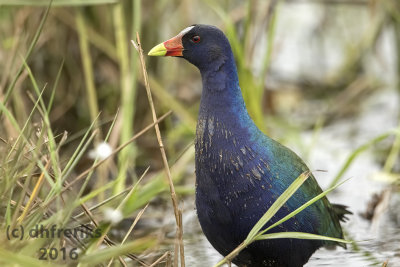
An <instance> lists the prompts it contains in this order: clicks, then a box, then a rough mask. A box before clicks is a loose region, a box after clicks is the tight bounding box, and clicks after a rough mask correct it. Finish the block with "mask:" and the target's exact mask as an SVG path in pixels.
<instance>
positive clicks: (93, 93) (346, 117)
mask: <svg viewBox="0 0 400 267" xmlns="http://www.w3.org/2000/svg"><path fill="white" fill-rule="evenodd" d="M48 4H49V1H45V0H30V1H29V0H8V1H7V0H0V98H1V101H2V105H1V111H0V112H1V118H0V119H1V123H0V139H1V142H0V149H1V153H2V154H3V155H4V156H2V158H1V160H2V168H1V172H2V173H1V176H0V183H1V187H2V189H0V193H1V194H2V197H3V200H4V203H8V204H3V206H2V212H1V216H2V218H3V219H4V220H3V223H2V227H4V229H5V228H6V227H7V226H8V225H16V224H17V222H19V223H21V222H23V223H25V224H24V225H26V227H29V226H32V225H35V224H38V223H42V222H45V224H47V225H50V224H52V223H54V224H57V225H58V226H59V227H61V226H62V225H64V226H66V225H71V224H73V223H74V222H75V223H76V221H74V220H73V218H75V217H74V216H77V215H79V213H80V212H82V209H81V208H82V205H83V204H85V203H86V205H89V206H91V207H94V206H96V205H100V206H109V207H111V208H112V209H117V210H118V209H120V210H121V211H122V214H123V217H124V218H125V219H129V218H135V216H137V214H138V210H139V209H140V208H142V207H143V206H144V205H146V204H147V203H149V202H151V203H152V205H151V206H150V207H151V208H152V209H155V210H156V211H160V207H162V208H161V211H162V212H161V214H163V215H161V216H170V217H171V218H173V212H172V211H171V209H170V207H169V206H170V202H169V199H168V198H169V197H168V195H169V190H168V184H167V182H166V179H165V177H164V173H163V164H162V161H161V157H160V152H159V145H158V143H157V139H156V136H155V134H154V130H149V131H147V132H146V133H145V134H144V135H143V136H141V137H140V138H138V139H137V140H135V141H134V142H133V143H131V144H130V145H128V146H127V147H126V148H124V149H122V150H121V151H118V153H115V154H114V155H112V156H111V159H108V160H107V161H105V162H104V164H101V166H100V167H99V168H96V169H95V170H94V169H90V168H91V166H93V164H96V163H95V161H94V158H93V157H95V156H96V153H93V151H95V150H96V147H97V148H98V147H99V144H102V143H103V142H106V143H107V144H108V145H109V146H110V148H111V149H113V150H114V149H116V148H117V147H119V146H120V145H122V144H125V143H126V142H128V141H129V140H130V139H131V138H132V137H133V136H134V135H135V134H136V133H138V132H139V131H140V130H142V129H143V128H145V127H146V126H148V125H149V124H151V123H152V116H151V111H150V108H149V104H148V101H147V95H146V91H145V88H144V82H143V75H142V71H141V67H140V64H139V60H138V53H137V51H136V50H135V49H134V47H133V46H132V44H131V42H130V40H135V39H136V32H138V33H139V35H140V38H141V44H142V47H143V49H144V51H145V53H146V54H147V51H148V50H150V49H151V48H152V47H153V46H154V45H156V44H158V43H160V42H162V41H165V40H167V39H169V38H170V37H172V36H174V35H176V34H177V33H178V32H179V31H181V30H182V29H183V28H185V27H187V26H189V25H192V24H195V23H203V24H213V25H216V26H217V27H219V28H221V29H222V30H223V31H224V32H225V33H226V35H227V36H228V38H229V40H230V42H231V46H232V49H233V52H234V55H235V58H236V62H237V67H238V73H239V80H240V85H241V88H242V91H243V95H244V97H245V101H246V105H247V107H248V110H249V112H250V115H251V117H252V118H253V119H254V120H255V122H256V124H257V125H258V126H259V127H260V128H261V129H262V130H263V131H264V132H265V133H267V134H269V135H270V136H271V137H273V138H275V139H277V140H279V141H281V142H282V143H284V144H286V145H288V146H289V147H291V148H294V149H295V151H296V152H297V153H299V154H300V155H301V156H302V157H303V158H304V159H305V160H306V161H311V162H312V163H311V164H312V165H311V166H310V167H312V169H317V168H320V167H321V166H320V165H316V164H314V161H313V160H312V154H313V153H314V154H315V153H317V152H315V150H316V149H318V148H316V143H317V140H318V138H319V134H320V133H321V132H323V131H328V132H333V133H334V130H333V131H331V129H332V127H333V126H334V125H336V123H338V122H343V121H345V122H348V123H349V124H354V122H355V121H357V120H358V119H359V118H360V114H361V113H363V112H365V110H368V109H369V106H368V105H367V106H366V105H365V103H369V101H370V99H374V98H376V96H377V95H381V94H382V92H384V93H383V94H384V95H386V96H387V95H389V96H390V97H389V98H391V99H395V103H394V104H393V106H394V108H393V109H392V111H393V112H394V113H396V114H392V115H391V116H389V117H388V118H387V120H388V121H390V123H389V124H380V123H376V124H375V121H374V118H370V120H368V122H367V123H366V124H364V126H365V127H364V126H361V127H359V128H358V129H355V130H354V129H353V131H355V132H358V131H364V132H367V133H368V132H371V135H368V134H367V135H364V136H363V137H362V138H361V140H360V139H359V138H358V139H357V140H358V141H359V142H355V143H354V146H352V147H349V150H350V151H349V153H348V154H346V155H345V156H344V157H343V156H342V157H341V159H340V166H337V167H335V168H333V169H334V172H333V173H330V176H329V178H327V179H326V180H327V181H325V182H323V184H324V185H326V186H327V185H328V184H333V183H337V182H338V181H339V180H340V179H341V178H342V177H343V175H344V174H345V171H346V170H347V169H348V168H349V167H350V166H351V165H352V164H353V161H354V160H355V158H357V157H358V155H359V154H360V152H363V151H364V150H366V149H368V148H370V147H371V146H373V145H375V150H374V157H375V158H376V162H378V163H377V164H378V166H379V167H378V169H379V171H378V172H379V173H380V175H379V177H381V178H379V179H384V180H385V181H389V182H386V183H385V186H388V188H392V186H393V185H396V183H398V180H399V179H398V172H399V171H400V169H399V167H398V164H397V165H396V163H397V161H398V152H399V149H400V138H399V135H398V132H396V131H395V130H394V129H395V128H396V127H397V124H398V114H397V113H398V93H399V83H398V77H399V71H400V4H399V2H398V1H396V0H382V1H375V0H371V1H367V0H365V1H364V0H328V1H322V0H321V1H317V0H304V1H293V0H286V1H285V0H282V1H279V0H270V1H261V0H258V1H257V0H249V1H211V0H203V1H193V0H184V1H167V0H160V1H156V0H148V1H140V0H132V1H128V0H70V1H67V0H54V1H53V2H52V4H51V7H49V6H48ZM146 61H147V67H148V73H149V80H150V86H151V89H152V94H153V97H154V101H155V108H156V111H157V114H158V116H161V115H162V114H164V113H166V112H168V111H169V110H172V115H170V116H168V117H167V118H166V119H165V120H163V121H162V122H161V123H160V127H161V131H162V136H163V140H164V145H165V147H166V152H167V156H168V161H169V165H170V167H171V172H172V176H173V179H174V182H175V186H176V190H177V193H178V196H179V198H180V199H184V198H185V196H186V195H189V199H192V194H193V192H194V181H193V177H194V167H193V164H194V163H193V160H194V149H193V146H192V145H193V139H194V133H195V127H196V120H197V110H198V105H199V100H200V96H201V79H200V75H199V73H198V71H197V69H196V68H195V67H193V66H192V65H190V64H189V63H187V62H185V61H184V60H182V59H174V58H167V59H160V58H148V57H146ZM371 105H372V106H373V104H371ZM377 112H379V109H377ZM393 118H394V122H393ZM378 119H379V120H386V119H385V117H379V118H378ZM347 129H349V128H347ZM304 132H308V133H310V136H311V137H310V136H309V137H310V138H304V135H303V134H304ZM348 134H349V136H354V135H355V136H357V135H356V134H355V133H354V132H349V133H348ZM389 136H390V138H387V137H389ZM383 140H384V141H385V142H382V141H383ZM325 141H327V142H329V139H325ZM377 143H378V144H379V145H376V144H377ZM106 147H107V146H106ZM91 150H92V153H90V151H91ZM93 155H94V156H93ZM100 156H101V155H100ZM46 163H48V166H47V165H46ZM149 166H150V169H149V172H148V173H147V174H146V175H145V176H144V179H143V181H141V182H140V183H139V184H137V186H136V187H135V188H134V190H132V192H131V193H129V194H128V193H127V192H128V191H129V190H128V191H126V189H131V188H132V187H131V186H132V185H135V184H136V183H137V181H138V179H139V178H140V177H141V176H142V174H143V172H145V170H146V169H147V168H148V167H149ZM322 167H326V166H322ZM327 168H329V166H328V167H327ZM85 170H90V171H93V172H90V175H89V176H86V174H88V173H85ZM335 172H336V173H335ZM40 174H43V175H44V177H45V178H42V179H45V181H44V182H42V181H41V182H40V183H38V181H40ZM383 174H384V175H383ZM80 175H83V176H82V177H80ZM77 177H80V178H84V179H81V181H84V182H82V183H77V184H78V185H79V186H78V187H77V188H75V189H74V188H73V190H70V191H72V192H70V193H68V194H64V195H68V197H67V199H68V201H70V202H71V203H73V204H71V205H70V206H69V207H68V208H67V209H66V208H65V205H66V203H65V199H64V198H63V196H62V195H61V192H62V191H63V189H62V188H63V187H65V186H67V187H68V183H69V182H71V181H74V179H75V178H77ZM382 177H384V178H382ZM42 183H43V184H42ZM35 185H36V186H39V187H38V191H37V195H35V194H32V192H31V191H32V190H33V188H34V186H35ZM326 186H325V187H326ZM124 190H125V191H124ZM29 192H31V193H29ZM49 192H50V193H49ZM90 192H91V193H90ZM120 192H124V193H122V194H119V193H120ZM32 195H34V197H31V196H32ZM123 196H126V198H123V200H122V197H123ZM30 200H31V201H33V202H31V203H30V202H29V201H30ZM118 200H119V201H120V202H113V201H118ZM118 203H119V204H118ZM344 204H346V203H344ZM165 205H167V206H168V207H169V208H168V207H167V208H166V207H165ZM25 206H27V207H28V208H27V209H26V210H27V211H26V214H24V211H23V210H24V209H25V208H23V207H25ZM189 206H190V205H189ZM116 207H118V208H116ZM363 208H364V207H360V209H363ZM62 209H65V210H67V211H64V212H60V210H62ZM21 214H23V216H22V215H21ZM43 214H46V215H45V216H43ZM20 216H22V219H18V218H21V217H20ZM95 216H96V215H95ZM98 216H99V218H98V220H99V225H95V224H94V227H103V228H102V229H106V230H105V232H109V231H110V229H112V226H113V225H112V223H110V222H108V223H104V225H103V224H102V223H103V222H102V221H103V219H104V218H103V217H102V216H101V215H98ZM81 217H82V216H81ZM156 217H157V216H156ZM151 218H152V217H151V216H150V219H151ZM82 220H83V221H85V220H86V221H91V222H92V223H94V222H93V220H92V219H91V218H90V216H86V219H82ZM128 228H129V227H128ZM116 229H120V231H122V232H123V233H126V231H127V228H126V227H122V226H119V227H116ZM121 229H122V230H121ZM163 233H164V232H163ZM164 234H165V233H164ZM154 235H155V234H154V233H148V232H146V231H143V233H142V232H140V231H139V234H138V236H140V237H141V238H144V241H143V244H145V245H144V247H140V245H143V244H142V243H140V244H137V243H132V244H131V243H129V244H128V245H130V246H132V247H135V248H138V249H137V250H138V252H142V251H143V250H145V249H147V251H145V253H144V255H147V256H148V255H149V253H148V251H149V248H150V251H153V252H154V253H155V255H162V253H163V252H165V251H167V250H168V248H170V244H171V243H172V240H173V239H174V238H173V237H172V238H171V237H165V238H166V239H167V241H165V240H164V238H160V237H159V236H157V237H154ZM146 238H147V239H146ZM61 239H62V238H61ZM139 240H140V239H139ZM136 241H137V240H133V241H132V242H136ZM26 242H27V243H23V244H24V245H26V244H30V243H29V242H36V243H35V246H33V247H31V248H30V249H28V248H27V247H24V246H23V245H22V243H21V242H19V243H18V242H16V241H15V242H11V245H10V246H9V247H8V248H5V247H2V248H1V249H0V255H3V256H4V257H6V259H7V260H3V263H6V262H7V263H10V262H14V263H15V262H16V261H15V259H14V258H13V255H14V254H13V253H17V255H21V251H24V256H26V257H32V258H37V250H35V249H33V248H37V247H40V246H43V244H44V243H45V244H47V245H48V243H46V242H50V243H51V244H53V245H55V244H56V243H57V242H55V241H48V240H47V241H44V240H31V241H29V240H27V241H26ZM43 242H44V243H43ZM84 243H85V242H84ZM95 243H96V242H95V241H91V242H89V243H88V244H89V245H88V246H87V247H86V248H87V250H85V251H86V252H85V253H86V255H89V256H90V257H89V256H88V258H90V259H93V258H95V257H96V256H93V255H91V254H90V253H93V252H91V249H90V248H93V247H96V244H95ZM155 244H157V245H155ZM160 244H162V246H161V248H160V246H159V245H160ZM58 245H59V244H58ZM75 245H76V244H75ZM75 245H70V246H75ZM164 245H166V246H164ZM21 246H23V247H24V249H22V250H21ZM132 247H130V248H132ZM119 248H120V250H118V251H116V252H113V253H114V254H112V253H111V254H107V255H108V257H106V256H104V258H101V257H98V259H100V260H98V261H95V262H90V260H89V263H88V262H85V260H83V263H82V264H89V265H92V264H94V263H99V262H103V261H102V260H104V262H107V261H106V259H109V258H111V257H114V256H115V257H116V256H118V255H121V254H124V253H126V252H125V250H124V248H123V247H122V248H121V247H119ZM125 249H126V248H125ZM7 253H11V254H7ZM85 253H83V255H84V254H85ZM152 257H153V258H152ZM152 257H147V258H146V257H144V258H145V259H146V262H147V263H149V264H150V262H151V260H153V259H154V255H153V256H152ZM167 258H168V257H167V256H166V258H165V259H167ZM82 259H85V258H84V257H83V258H82ZM165 259H163V262H164V261H165ZM30 260H31V259H30ZM167 261H168V260H167ZM0 262H1V260H0ZM19 263H20V264H23V262H19ZM61 263H62V262H60V264H61ZM38 264H39V263H38ZM137 264H139V263H137Z"/></svg>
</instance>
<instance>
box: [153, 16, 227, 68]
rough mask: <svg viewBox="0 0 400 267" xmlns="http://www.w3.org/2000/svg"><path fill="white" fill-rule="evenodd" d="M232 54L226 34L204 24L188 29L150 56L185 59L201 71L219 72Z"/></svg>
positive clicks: (164, 43)
mask: <svg viewBox="0 0 400 267" xmlns="http://www.w3.org/2000/svg"><path fill="white" fill-rule="evenodd" d="M231 54H232V52H231V47H230V45H229V41H228V39H227V38H226V36H225V35H224V33H223V32H222V31H221V30H219V29H218V28H217V27H214V26H210V25H202V24H196V25H192V26H190V27H187V28H186V29H184V30H182V31H181V32H180V33H179V34H178V35H177V36H175V37H173V38H171V39H169V40H167V41H165V42H163V43H161V44H159V45H157V46H155V47H153V48H152V49H151V50H150V52H149V53H148V55H149V56H175V57H183V58H185V59H186V60H188V61H189V62H190V63H192V64H193V65H195V66H196V67H198V68H199V69H200V70H202V69H210V68H213V69H214V70H218V68H220V67H221V65H222V64H224V63H225V61H226V60H227V59H228V57H229V55H231Z"/></svg>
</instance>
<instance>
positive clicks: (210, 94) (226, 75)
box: [199, 53, 254, 128]
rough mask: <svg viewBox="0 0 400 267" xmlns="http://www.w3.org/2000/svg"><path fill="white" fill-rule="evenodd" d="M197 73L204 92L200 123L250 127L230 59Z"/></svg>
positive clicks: (227, 57) (230, 57)
mask: <svg viewBox="0 0 400 267" xmlns="http://www.w3.org/2000/svg"><path fill="white" fill-rule="evenodd" d="M200 72H201V76H202V82H203V92H202V96H201V102H200V110H199V119H204V118H208V117H215V118H218V119H219V120H221V121H223V122H224V124H232V125H231V126H241V127H244V128H248V127H250V126H251V127H253V125H254V123H253V121H252V119H251V118H250V116H249V115H248V113H247V109H246V105H245V103H244V100H243V96H242V92H241V90H240V87H239V79H238V75H237V69H236V64H235V61H234V58H233V55H232V54H231V53H230V54H228V55H226V56H225V57H223V58H222V59H221V60H219V61H217V62H215V64H213V65H212V66H211V67H207V68H204V69H202V68H200ZM238 123H239V124H240V125H237V124H238Z"/></svg>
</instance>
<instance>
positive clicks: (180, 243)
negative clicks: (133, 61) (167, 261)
mask: <svg viewBox="0 0 400 267" xmlns="http://www.w3.org/2000/svg"><path fill="white" fill-rule="evenodd" d="M136 41H137V43H135V42H134V41H133V40H132V44H133V46H134V47H135V49H136V50H137V51H138V53H139V59H140V64H141V66H142V72H143V77H144V81H145V85H146V93H147V98H148V101H149V105H150V109H151V114H152V116H153V121H154V122H156V121H157V114H156V110H155V107H154V103H153V97H152V95H151V89H150V84H149V80H148V76H147V70H146V63H145V61H144V56H143V49H142V46H141V42H140V37H139V33H136ZM154 128H155V130H156V136H157V141H158V144H159V146H160V153H161V157H162V161H163V165H164V170H165V174H166V177H167V180H168V184H169V190H170V194H171V200H172V205H173V208H174V214H175V222H176V227H177V239H178V240H177V242H176V243H175V255H174V264H175V265H174V266H178V256H179V255H178V254H179V253H178V250H177V247H179V248H180V249H179V251H180V253H181V267H184V266H185V261H184V255H183V252H184V248H183V227H182V219H181V218H182V215H181V213H180V211H179V207H178V199H177V196H176V193H175V188H174V183H173V180H172V176H171V171H170V168H169V164H168V160H167V154H166V153H165V148H164V144H163V141H162V137H161V132H160V128H159V126H158V123H157V124H155V125H154Z"/></svg>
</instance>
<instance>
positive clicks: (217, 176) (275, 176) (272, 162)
mask: <svg viewBox="0 0 400 267" xmlns="http://www.w3.org/2000/svg"><path fill="white" fill-rule="evenodd" d="M227 117H229V114H228V116H225V115H224V116H216V115H214V114H212V113H209V114H203V115H202V116H200V117H199V121H198V126H197V137H196V179H197V180H196V185H197V187H196V206H197V212H198V216H199V221H200V224H201V226H202V229H203V231H204V233H205V235H206V236H207V238H208V239H209V241H210V242H211V243H212V244H213V246H214V247H215V248H216V249H217V250H218V251H219V252H220V253H221V254H223V255H227V254H228V253H229V252H231V251H232V250H233V249H234V248H235V247H236V246H238V245H239V244H240V243H241V242H242V241H243V240H244V239H245V238H246V236H247V234H248V233H249V231H250V230H251V228H252V227H253V226H254V225H255V223H256V222H257V221H258V220H259V219H260V218H261V216H262V215H263V214H264V213H265V212H266V211H267V210H268V208H269V207H270V206H271V205H272V203H273V202H274V201H275V200H276V199H277V198H278V197H279V196H280V195H281V194H282V193H283V192H284V191H285V189H286V188H287V187H288V186H289V185H290V184H291V183H292V182H293V181H294V179H296V178H297V177H298V176H299V175H300V174H301V173H303V172H304V171H307V170H308V168H307V166H306V165H305V164H304V162H303V161H302V160H301V159H300V158H299V157H298V156H297V155H296V154H295V153H294V152H292V151H291V150H290V149H288V148H286V147H284V146H282V145H280V144H279V143H277V142H276V141H274V140H272V139H271V138H269V137H267V136H265V135H264V134H263V133H261V132H260V131H259V130H258V128H257V127H255V126H251V125H250V126H249V125H246V127H242V126H243V125H241V124H240V121H239V122H238V121H237V120H236V121H232V120H229V119H228V118H227ZM321 192H322V190H321V188H320V187H319V186H318V184H317V182H316V181H315V178H314V177H313V176H311V177H310V178H309V179H308V180H307V181H306V182H305V183H304V184H303V185H302V186H301V187H300V188H299V189H298V191H297V192H296V193H295V194H294V195H293V196H292V197H291V198H290V199H289V200H288V202H287V203H286V204H285V205H284V206H283V207H282V208H281V209H280V211H278V213H277V214H276V215H275V216H274V217H273V218H272V219H271V220H270V222H269V223H268V224H267V225H266V226H265V227H267V226H269V225H271V224H272V223H275V222H276V221H278V220H279V219H281V218H283V217H284V216H286V215H287V214H289V213H290V212H292V211H294V210H295V209H296V208H298V207H300V206H301V205H302V204H304V203H305V202H307V201H308V200H310V199H311V198H313V197H314V196H316V195H318V194H319V193H321ZM283 231H291V232H292V231H293V232H307V233H313V234H320V235H326V236H331V237H337V238H342V237H343V234H342V230H341V227H340V224H339V220H338V218H337V216H336V215H335V214H334V212H333V211H332V206H331V204H330V203H329V201H328V200H327V198H323V199H321V200H319V201H317V202H316V203H314V204H313V205H312V206H310V207H308V208H306V209H305V210H303V211H302V212H301V213H299V214H297V215H296V216H294V217H293V218H292V219H290V220H288V221H286V222H284V223H283V224H281V225H279V226H277V227H275V228H273V229H271V230H270V231H269V232H270V233H273V232H283ZM324 244H326V243H324V242H322V241H315V240H313V241H312V240H299V239H277V240H266V241H257V242H255V243H253V244H252V245H251V246H249V247H248V248H247V249H246V250H244V251H243V252H242V253H240V254H239V256H238V257H237V258H236V259H235V261H234V262H235V263H237V264H242V265H243V266H245V265H248V266H302V265H303V264H304V263H306V262H307V261H308V259H309V257H310V256H311V255H312V253H313V252H314V251H315V250H316V249H318V248H319V247H321V246H322V245H324ZM288 255H290V257H289V256H288Z"/></svg>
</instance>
